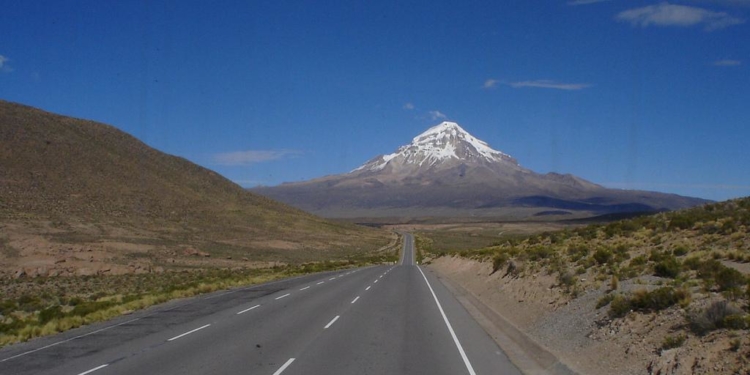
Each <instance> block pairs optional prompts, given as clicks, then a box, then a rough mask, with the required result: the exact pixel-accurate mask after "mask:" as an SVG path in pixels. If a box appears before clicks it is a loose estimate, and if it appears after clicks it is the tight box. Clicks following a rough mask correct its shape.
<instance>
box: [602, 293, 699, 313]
mask: <svg viewBox="0 0 750 375" xmlns="http://www.w3.org/2000/svg"><path fill="white" fill-rule="evenodd" d="M689 298H690V294H689V292H687V291H685V290H682V289H674V288H672V287H663V288H659V289H655V290H652V291H650V292H649V291H646V290H639V291H637V292H635V293H633V294H632V295H631V296H630V297H627V298H626V297H622V296H617V297H615V298H614V299H613V300H612V302H611V303H610V309H609V314H610V316H612V317H614V318H619V317H622V316H624V315H625V314H627V313H628V311H630V310H633V311H660V310H664V309H666V308H669V307H671V306H674V305H676V304H677V303H680V302H682V301H685V300H688V299H689Z"/></svg>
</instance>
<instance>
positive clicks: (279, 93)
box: [0, 0, 750, 200]
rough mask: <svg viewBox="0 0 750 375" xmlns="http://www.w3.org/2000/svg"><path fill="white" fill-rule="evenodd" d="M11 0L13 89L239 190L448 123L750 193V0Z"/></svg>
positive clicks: (653, 174)
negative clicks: (191, 163) (133, 139)
mask: <svg viewBox="0 0 750 375" xmlns="http://www.w3.org/2000/svg"><path fill="white" fill-rule="evenodd" d="M0 2H4V3H6V4H0V5H2V9H3V12H2V13H0V35H2V40H1V41H0V99H4V100H9V101H14V102H20V103H23V104H27V105H31V106H34V107H38V108H42V109H45V110H48V111H52V112H57V113H62V114H66V115H70V116H75V117H81V118H86V119H92V120H96V121H101V122H105V123H108V124H112V125H115V126H117V127H118V128H120V129H122V130H124V131H126V132H128V133H131V134H133V135H134V136H136V137H138V138H139V139H141V140H143V141H145V142H146V143H148V144H149V145H151V146H153V147H156V148H158V149H160V150H162V151H165V152H167V153H170V154H175V155H179V156H182V157H185V158H187V159H189V160H191V161H194V162H196V163H198V164H201V165H204V166H206V167H208V168H211V169H213V170H216V171H218V172H219V173H221V174H223V175H224V176H226V177H228V178H230V179H232V180H234V181H236V182H238V183H240V184H241V185H244V186H254V185H257V184H265V185H274V184H278V183H281V182H284V181H299V180H305V179H310V178H314V177H320V176H323V175H328V174H338V173H343V172H347V171H349V170H351V169H354V168H356V167H357V166H359V165H361V164H363V163H364V162H365V161H367V160H368V159H370V158H372V157H374V156H376V155H378V154H384V153H390V152H393V151H394V150H395V149H396V148H397V147H398V146H400V145H402V144H406V143H408V142H410V141H411V138H412V137H414V136H416V135H417V134H419V133H421V132H422V131H424V130H425V129H427V128H428V127H430V126H432V125H435V124H437V123H438V122H440V121H442V120H444V119H448V120H452V121H456V122H458V123H459V124H461V126H462V127H464V128H465V129H466V130H467V131H469V132H471V133H472V134H473V135H475V136H476V137H478V138H480V139H483V140H485V141H486V142H488V143H489V144H490V146H492V147H493V148H495V149H498V150H501V151H503V152H506V153H508V154H510V155H512V156H514V157H515V158H517V159H518V160H519V162H520V163H521V164H522V165H523V166H525V167H527V168H530V169H532V170H534V171H537V172H541V173H546V172H550V171H555V172H560V173H572V174H575V175H578V176H580V177H583V178H586V179H588V180H591V181H593V182H596V183H601V184H604V185H606V186H610V187H617V188H633V189H647V190H658V191H665V192H673V193H678V194H684V195H691V196H699V197H704V198H709V199H716V200H723V199H727V198H732V197H739V196H747V195H750V173H749V172H750V151H748V149H749V148H750V147H749V146H750V71H749V70H748V67H749V66H750V0H715V1H711V0H703V1H701V0H692V1H671V2H660V1H637V0H604V1H601V0H600V1H597V0H577V1H573V0H570V1H568V0H561V1H557V0H555V1H553V0H544V1H528V0H516V1H467V2H457V1H455V2H444V1H436V0H429V1H389V0H379V1H356V0H352V1H325V2H319V1H318V2H313V1H213V2H207V1H187V0H182V1H171V2H159V1H121V2H105V1H54V2H51V1H34V0H28V1H6V0H0Z"/></svg>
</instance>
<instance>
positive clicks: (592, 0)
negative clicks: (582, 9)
mask: <svg viewBox="0 0 750 375" xmlns="http://www.w3.org/2000/svg"><path fill="white" fill-rule="evenodd" d="M605 1H611V0H573V1H568V5H571V6H577V5H589V4H596V3H603V2H605Z"/></svg>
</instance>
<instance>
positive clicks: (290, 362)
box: [273, 358, 294, 375]
mask: <svg viewBox="0 0 750 375" xmlns="http://www.w3.org/2000/svg"><path fill="white" fill-rule="evenodd" d="M292 362H294V358H289V360H288V361H286V363H284V365H283V366H281V367H280V368H279V369H278V370H276V372H274V373H273V375H279V374H281V373H282V372H284V370H286V368H287V367H289V365H291V364H292Z"/></svg>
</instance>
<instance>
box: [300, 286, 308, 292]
mask: <svg viewBox="0 0 750 375" xmlns="http://www.w3.org/2000/svg"><path fill="white" fill-rule="evenodd" d="M306 289H310V286H309V285H308V286H306V287H304V288H302V289H300V291H302V290H306Z"/></svg>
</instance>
